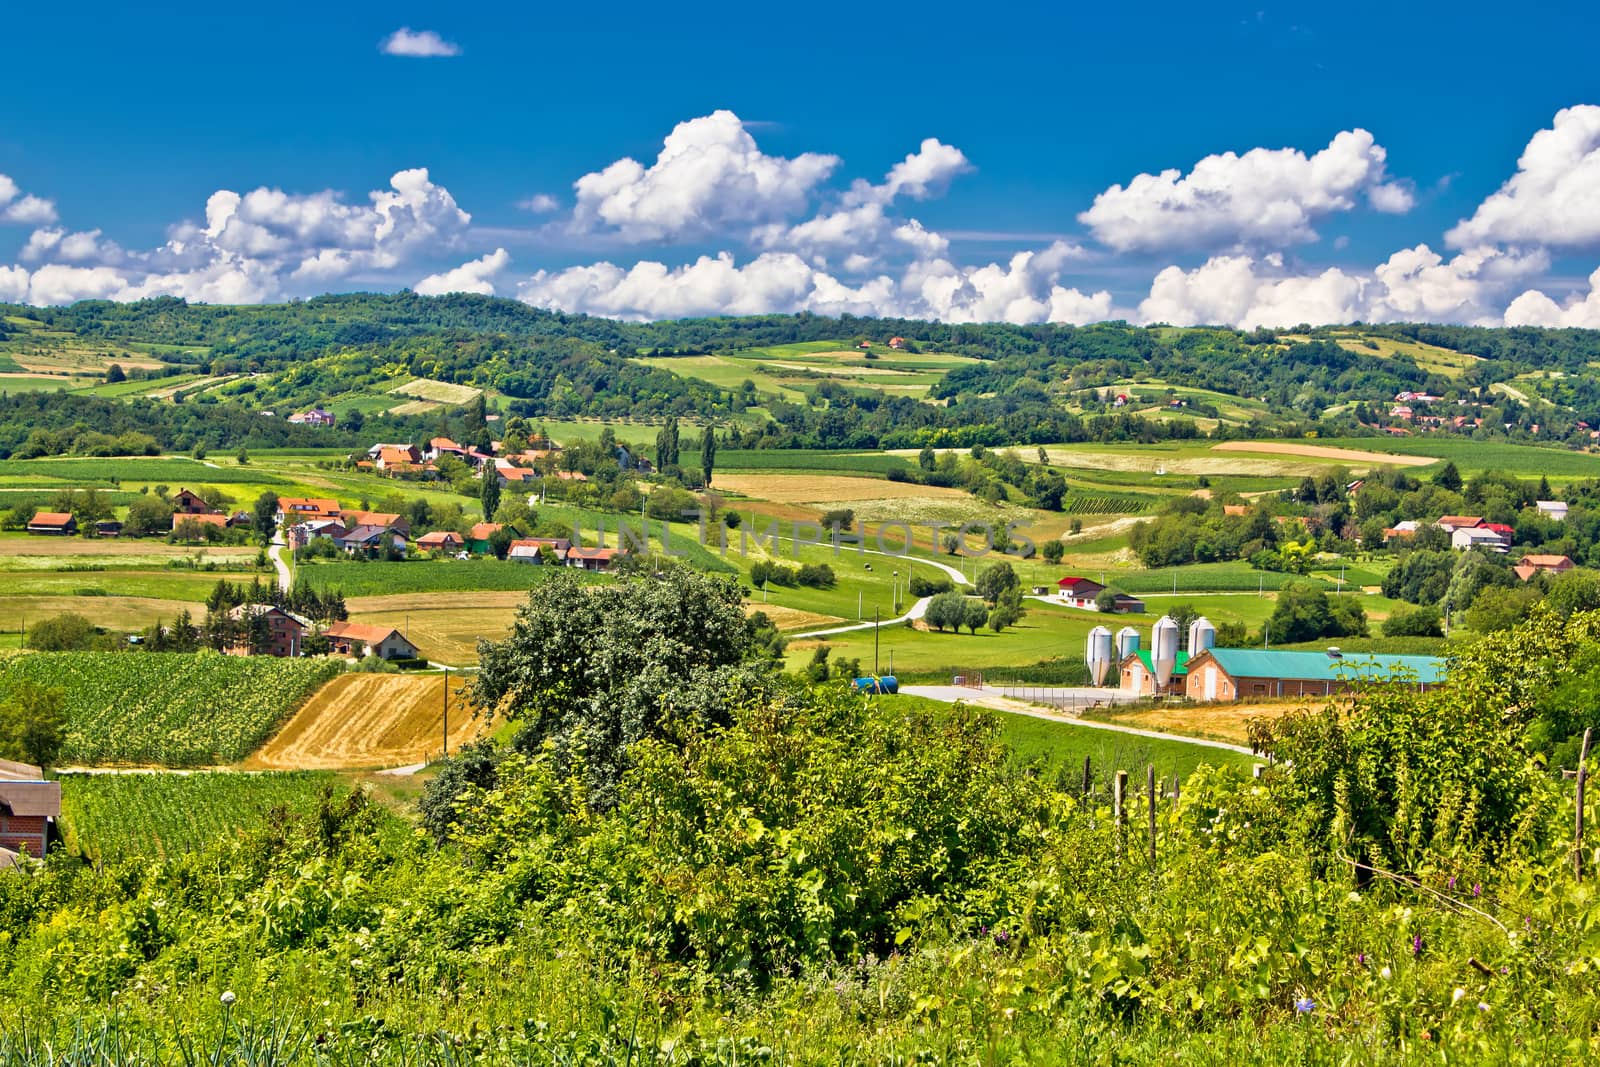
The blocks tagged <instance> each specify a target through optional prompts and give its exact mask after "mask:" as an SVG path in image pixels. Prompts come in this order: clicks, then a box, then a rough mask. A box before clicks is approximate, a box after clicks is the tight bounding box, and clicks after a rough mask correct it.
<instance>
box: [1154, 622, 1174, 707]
mask: <svg viewBox="0 0 1600 1067" xmlns="http://www.w3.org/2000/svg"><path fill="white" fill-rule="evenodd" d="M1150 665H1151V666H1152V667H1153V668H1155V672H1156V688H1157V690H1158V691H1159V690H1164V689H1165V688H1166V687H1167V683H1168V682H1170V681H1172V670H1173V668H1174V667H1176V666H1177V665H1178V624H1177V623H1175V622H1173V621H1172V616H1170V615H1163V616H1161V619H1160V621H1159V622H1157V623H1156V624H1155V626H1153V627H1152V628H1151V630H1150Z"/></svg>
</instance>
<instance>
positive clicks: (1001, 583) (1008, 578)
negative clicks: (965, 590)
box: [973, 560, 1021, 604]
mask: <svg viewBox="0 0 1600 1067" xmlns="http://www.w3.org/2000/svg"><path fill="white" fill-rule="evenodd" d="M1020 584H1021V582H1020V579H1018V578H1017V572H1016V571H1015V570H1013V569H1012V567H1011V564H1009V563H1007V562H1006V561H1005V560H1001V561H1000V562H998V563H991V564H989V565H988V566H987V567H985V568H983V570H981V571H979V572H978V579H977V581H976V582H974V583H973V585H974V587H975V588H976V589H977V591H978V595H979V596H981V597H983V599H985V600H987V601H988V602H989V603H991V604H993V603H995V602H996V601H998V600H999V599H1000V594H1001V593H1004V592H1005V591H1006V590H1007V589H1015V588H1017V586H1018V585H1020Z"/></svg>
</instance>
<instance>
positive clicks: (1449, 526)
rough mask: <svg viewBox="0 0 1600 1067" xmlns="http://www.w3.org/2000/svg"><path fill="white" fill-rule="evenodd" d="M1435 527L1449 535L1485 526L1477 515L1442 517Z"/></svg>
mask: <svg viewBox="0 0 1600 1067" xmlns="http://www.w3.org/2000/svg"><path fill="white" fill-rule="evenodd" d="M1434 525H1435V526H1437V527H1439V529H1441V530H1443V531H1444V532H1445V533H1447V534H1453V533H1455V532H1456V531H1457V530H1472V529H1476V528H1477V527H1479V526H1482V525H1483V519H1482V518H1481V517H1480V516H1477V515H1440V516H1439V521H1438V522H1436V523H1434Z"/></svg>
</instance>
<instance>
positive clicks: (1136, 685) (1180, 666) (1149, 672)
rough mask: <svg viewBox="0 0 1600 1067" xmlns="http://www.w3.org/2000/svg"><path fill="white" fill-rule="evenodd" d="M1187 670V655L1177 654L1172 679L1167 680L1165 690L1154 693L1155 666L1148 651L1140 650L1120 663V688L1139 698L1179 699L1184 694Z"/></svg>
mask: <svg viewBox="0 0 1600 1067" xmlns="http://www.w3.org/2000/svg"><path fill="white" fill-rule="evenodd" d="M1188 670H1189V653H1187V652H1179V653H1178V657H1177V662H1176V665H1175V666H1174V667H1173V668H1172V677H1171V678H1170V679H1168V680H1167V685H1166V688H1164V689H1162V690H1161V691H1160V692H1159V693H1158V692H1157V691H1156V665H1155V663H1154V662H1153V661H1152V660H1151V659H1150V650H1149V649H1148V648H1141V649H1140V650H1139V651H1137V652H1134V653H1132V654H1131V655H1129V656H1128V657H1127V658H1126V659H1124V660H1123V661H1122V688H1123V689H1124V690H1125V691H1127V692H1131V693H1137V694H1139V695H1140V696H1146V697H1152V696H1169V697H1181V696H1183V694H1184V678H1185V676H1186V675H1187V673H1188Z"/></svg>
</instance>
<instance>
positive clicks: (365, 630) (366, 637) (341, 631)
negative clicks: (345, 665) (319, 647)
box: [322, 622, 422, 659]
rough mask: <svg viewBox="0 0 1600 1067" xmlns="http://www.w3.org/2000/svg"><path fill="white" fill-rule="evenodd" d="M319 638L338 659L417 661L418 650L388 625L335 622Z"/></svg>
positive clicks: (419, 652)
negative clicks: (372, 658) (366, 657)
mask: <svg viewBox="0 0 1600 1067" xmlns="http://www.w3.org/2000/svg"><path fill="white" fill-rule="evenodd" d="M322 636H323V637H326V638H327V639H328V644H329V646H330V647H332V649H333V651H334V652H335V653H337V654H338V655H341V656H357V657H365V656H377V657H378V658H379V659H419V658H420V657H421V655H422V652H421V650H419V649H418V648H417V646H416V645H414V644H412V643H411V642H410V641H408V640H406V637H405V635H404V634H402V633H401V632H400V631H399V630H396V629H395V628H394V627H392V626H365V625H362V624H361V623H354V622H336V623H334V624H333V625H332V626H330V627H328V628H327V629H326V630H324V631H322Z"/></svg>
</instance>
